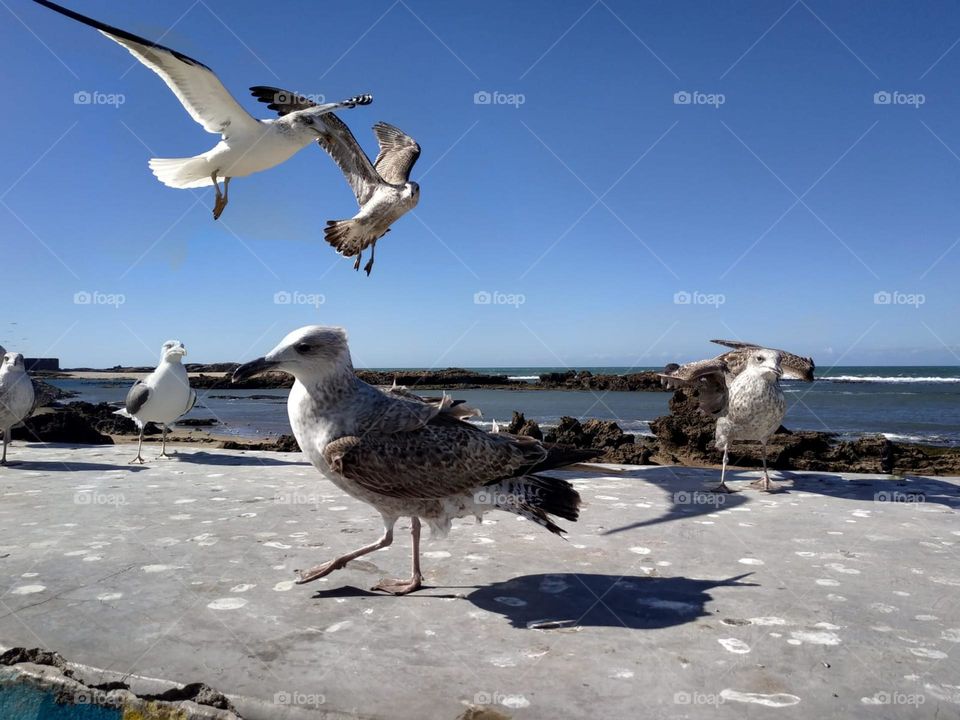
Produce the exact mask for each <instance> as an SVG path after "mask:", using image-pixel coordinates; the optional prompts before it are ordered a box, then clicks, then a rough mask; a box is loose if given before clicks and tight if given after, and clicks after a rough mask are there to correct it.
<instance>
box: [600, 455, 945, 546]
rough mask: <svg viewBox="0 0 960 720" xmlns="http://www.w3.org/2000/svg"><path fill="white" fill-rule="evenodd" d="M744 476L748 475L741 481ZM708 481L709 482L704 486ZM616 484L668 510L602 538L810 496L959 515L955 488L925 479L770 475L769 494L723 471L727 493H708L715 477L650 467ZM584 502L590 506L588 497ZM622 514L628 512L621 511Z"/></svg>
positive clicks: (705, 471) (753, 473)
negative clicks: (655, 495) (662, 502)
mask: <svg viewBox="0 0 960 720" xmlns="http://www.w3.org/2000/svg"><path fill="white" fill-rule="evenodd" d="M744 473H749V474H748V475H747V476H744ZM708 476H709V480H707V478H708ZM616 477H618V478H623V479H630V478H636V479H642V480H645V481H647V482H649V483H651V484H653V485H657V486H659V488H660V490H661V491H662V492H663V493H664V495H665V496H666V498H667V500H668V502H669V504H670V507H669V508H668V510H667V511H666V512H664V513H662V514H660V515H658V516H656V517H653V518H644V519H642V520H637V521H636V522H631V523H627V524H625V525H620V526H618V527H615V528H611V529H609V530H605V531H604V532H602V533H601V534H603V535H615V534H617V533H621V532H626V531H629V530H636V529H638V528H643V527H649V526H651V525H659V524H661V523H666V522H671V521H673V520H684V519H689V518H696V517H700V516H702V515H709V514H710V513H714V512H717V511H718V510H724V509H730V508H735V507H740V506H743V505H746V504H748V503H751V502H760V501H762V500H764V499H771V500H772V499H776V498H782V497H785V496H789V495H791V494H793V493H812V494H817V495H824V496H828V497H835V498H838V499H843V500H858V501H871V502H876V503H877V504H878V509H882V507H883V506H884V505H885V504H886V505H889V504H893V503H900V504H909V503H915V504H917V505H918V506H919V505H923V504H926V505H930V504H939V505H943V506H944V507H948V508H951V509H953V510H958V509H960V485H957V484H956V483H952V482H947V481H945V480H940V479H937V478H929V477H902V478H901V477H890V476H888V477H877V478H853V479H846V478H844V477H843V476H842V475H840V474H838V473H802V474H801V473H793V472H790V471H785V470H776V471H771V473H770V479H771V482H772V483H773V490H772V491H771V492H762V491H760V490H759V489H757V488H755V487H750V483H752V482H753V481H755V480H756V479H757V478H758V477H760V472H758V471H757V470H753V469H744V470H741V469H739V468H738V469H734V470H733V471H730V470H728V471H727V484H728V485H729V486H730V488H731V490H734V491H735V492H732V493H711V492H709V491H708V488H711V487H714V486H715V485H716V484H717V483H719V482H720V472H719V471H715V470H713V469H711V468H683V467H655V468H644V469H643V470H630V471H626V472H622V473H618V474H617V476H616ZM585 499H587V500H589V496H587V497H586V498H585ZM625 512H629V510H628V511H625Z"/></svg>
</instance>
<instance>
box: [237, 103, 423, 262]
mask: <svg viewBox="0 0 960 720" xmlns="http://www.w3.org/2000/svg"><path fill="white" fill-rule="evenodd" d="M250 90H251V92H252V93H253V96H254V97H255V98H257V99H258V100H260V102H264V103H268V107H269V108H270V109H271V110H276V111H277V112H278V113H279V114H280V116H281V117H282V116H284V115H286V114H287V113H290V112H297V111H302V110H305V109H307V108H310V107H313V106H314V105H315V103H314V102H313V101H312V100H310V99H309V98H307V97H305V96H303V95H299V94H297V93H294V92H291V91H289V90H281V89H279V88H274V87H265V86H258V87H253V88H250ZM316 127H317V129H318V131H319V132H320V138H319V140H317V142H318V143H319V145H320V147H322V148H323V149H324V150H326V151H327V153H328V154H329V155H330V157H331V158H333V160H334V162H336V163H337V166H338V167H339V168H340V170H341V171H342V172H343V175H344V177H345V178H346V179H347V182H348V183H349V185H350V188H351V189H352V190H353V194H354V195H355V196H356V198H357V204H358V205H359V206H360V211H359V212H358V213H357V214H356V215H354V216H353V217H352V218H351V219H349V220H328V221H327V227H326V229H325V230H324V237H325V238H326V240H327V242H328V243H330V245H332V246H333V247H334V248H335V249H336V251H337V252H339V253H340V254H341V255H344V256H345V257H353V256H356V258H357V261H356V262H355V263H354V264H353V269H354V270H359V269H360V260H361V257H362V254H363V251H364V250H366V249H367V248H368V247H369V248H370V260H369V261H368V262H367V264H366V265H365V266H364V268H363V269H364V271H365V272H366V273H367V275H369V274H370V271H371V270H372V269H373V258H374V253H375V251H376V244H377V240H379V239H380V238H381V237H383V236H384V235H386V234H387V233H388V232H389V231H390V226H391V225H393V223H395V222H396V221H397V220H399V219H400V218H401V217H402V216H403V215H404V214H406V213H407V212H409V211H410V210H413V208H414V207H416V205H417V203H418V202H419V201H420V186H419V185H417V183H415V182H410V171H411V170H412V169H413V166H414V163H416V162H417V158H418V157H420V146H419V145H418V144H417V142H416V141H415V140H414V139H413V138H412V137H410V136H409V135H407V134H406V133H404V132H403V131H402V130H400V129H399V128H396V127H394V126H393V125H388V124H387V123H385V122H378V123H377V124H376V125H374V126H373V132H374V134H375V135H376V136H377V143H378V144H379V146H380V152H379V153H378V154H377V159H376V160H375V161H374V162H373V163H371V162H370V158H369V157H367V154H366V153H365V152H364V151H363V148H361V147H360V143H358V142H357V139H356V138H355V137H354V136H353V133H352V132H350V128H348V127H347V126H346V124H345V123H344V122H343V121H342V120H340V118H338V117H337V116H336V115H334V114H333V113H326V114H325V115H323V116H322V117H320V118H318V119H317V126H316Z"/></svg>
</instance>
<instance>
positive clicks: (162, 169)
mask: <svg viewBox="0 0 960 720" xmlns="http://www.w3.org/2000/svg"><path fill="white" fill-rule="evenodd" d="M148 164H149V165H150V169H151V170H152V171H153V174H154V175H155V176H156V177H157V180H159V181H160V182H162V183H163V184H164V185H166V186H167V187H172V188H198V187H204V186H206V185H213V181H212V180H211V179H210V171H209V166H208V163H207V160H206V158H204V157H203V156H197V157H189V158H153V159H152V160H150V162H149V163H148Z"/></svg>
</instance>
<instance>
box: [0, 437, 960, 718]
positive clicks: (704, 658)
mask: <svg viewBox="0 0 960 720" xmlns="http://www.w3.org/2000/svg"><path fill="white" fill-rule="evenodd" d="M147 452H149V453H151V455H150V457H152V454H153V453H155V452H156V449H155V448H150V449H148V451H147ZM178 452H179V455H178V456H177V457H176V459H172V460H150V461H149V463H148V465H146V466H144V467H140V466H134V465H128V464H127V462H128V461H129V460H130V458H131V457H132V455H133V454H134V453H135V450H134V449H133V448H132V447H131V446H123V445H120V446H97V447H66V446H51V445H45V446H41V445H23V444H22V443H17V444H16V445H14V446H13V447H12V448H11V450H10V459H11V460H12V461H14V463H16V464H14V465H12V466H10V467H6V468H0V652H2V649H3V648H10V647H26V648H36V647H39V648H44V649H46V650H51V651H56V652H58V653H60V654H61V655H62V656H63V657H64V658H65V659H66V660H67V661H68V663H73V664H74V666H73V667H74V668H75V669H76V675H77V676H78V677H80V678H81V679H83V680H84V681H85V682H87V683H89V684H95V683H102V682H104V681H105V680H113V679H116V678H125V679H126V681H127V682H128V683H129V684H130V685H131V689H132V690H133V691H134V692H138V689H139V688H141V687H142V688H148V687H154V688H155V687H156V686H157V685H158V684H159V685H162V684H163V683H164V682H167V683H174V684H178V685H185V684H188V683H205V684H206V685H209V686H210V687H212V688H214V689H215V690H217V691H219V692H221V693H223V694H224V695H226V696H227V697H228V698H229V699H230V701H231V702H232V704H233V706H234V707H235V708H236V712H237V714H238V715H239V716H241V717H244V718H270V719H271V720H272V719H275V718H291V719H294V718H322V717H331V718H340V717H358V718H390V719H394V718H396V719H398V720H407V719H410V720H423V719H425V718H444V719H449V720H454V718H457V717H460V716H464V714H466V715H465V716H466V717H474V718H503V717H507V718H518V719H523V718H574V717H584V718H586V717H602V718H634V717H637V718H641V717H642V718H721V719H726V718H731V719H732V718H738V719H739V718H761V717H763V718H766V717H778V718H781V717H782V718H852V717H864V718H905V717H917V718H935V717H936V718H958V717H960V661H958V659H960V522H958V514H957V509H958V507H960V480H958V479H957V478H913V477H911V478H906V479H896V478H889V477H881V476H864V475H844V476H840V475H837V474H822V473H820V474H818V473H789V474H778V475H776V476H775V477H781V478H783V479H782V480H781V481H779V482H778V486H779V489H780V491H778V492H774V493H770V494H764V493H761V492H759V491H758V490H756V489H754V488H751V487H749V485H748V482H740V481H737V479H739V480H745V481H753V480H755V479H756V478H757V477H758V473H756V472H745V473H736V474H735V476H734V477H735V481H734V482H733V483H732V484H733V487H735V488H736V489H737V490H738V492H736V493H734V494H732V495H720V496H714V495H710V494H707V493H704V492H702V491H703V490H704V489H705V488H707V487H709V486H710V485H712V484H715V483H716V482H717V480H718V479H719V478H718V475H719V473H718V472H716V471H714V470H699V469H691V468H668V467H634V466H631V467H626V466H617V467H615V466H594V467H590V468H577V469H576V470H571V471H567V472H563V473H558V475H560V476H563V477H566V478H568V479H571V480H572V481H573V482H574V483H575V485H576V487H577V489H578V490H579V491H580V493H581V495H582V496H583V500H584V507H583V508H582V515H581V518H580V521H579V522H577V523H568V522H563V521H561V522H560V524H561V525H562V526H564V527H565V528H566V529H567V530H568V531H569V536H568V540H566V541H565V540H561V539H559V538H557V537H555V536H552V535H551V534H549V533H548V532H546V531H544V530H543V529H542V528H540V527H538V526H536V525H534V524H532V523H529V522H527V521H525V520H520V519H516V518H514V517H513V516H511V515H508V514H505V513H494V514H491V515H488V516H487V517H488V520H487V522H484V523H483V524H480V525H478V524H476V521H475V520H473V519H466V520H462V521H459V522H458V523H456V524H455V526H454V529H453V531H452V532H451V534H450V536H449V537H448V538H447V539H445V540H439V541H430V540H429V539H428V540H427V541H426V542H425V543H424V548H423V550H424V553H423V555H424V557H423V562H424V573H425V582H426V585H427V587H426V588H425V589H424V590H422V591H421V592H418V593H416V594H414V595H411V596H407V597H399V598H398V597H392V596H385V595H382V594H380V593H371V592H370V591H369V590H368V588H370V587H371V586H373V585H374V584H375V583H376V582H377V580H379V579H380V578H381V577H404V576H406V575H407V574H408V573H409V568H410V541H409V535H408V534H407V532H406V531H405V530H406V528H408V527H409V524H408V523H407V522H406V521H402V522H401V523H400V525H399V526H398V531H397V534H396V538H397V539H396V541H395V543H394V545H393V546H392V547H390V548H387V549H385V550H381V551H379V552H376V553H374V554H372V555H370V556H368V557H367V558H365V559H363V560H359V561H356V562H354V563H351V564H350V565H349V566H348V567H347V568H346V569H344V570H341V571H338V572H336V573H334V574H332V575H331V576H329V577H328V578H325V579H324V580H321V581H319V582H316V583H313V584H310V585H304V586H297V585H294V584H293V582H292V581H293V578H294V575H293V571H294V569H296V568H305V567H309V566H311V565H314V564H316V563H318V562H321V561H323V560H327V559H330V558H331V557H333V556H334V555H337V554H339V553H341V552H344V551H347V550H351V549H354V548H356V547H359V546H360V545H363V544H367V543H369V542H371V541H373V540H374V539H376V538H377V537H378V536H379V533H380V531H381V526H380V520H379V516H378V515H377V514H376V513H375V512H374V511H373V510H372V509H371V508H369V507H367V506H365V505H363V504H362V503H360V502H357V501H355V500H353V499H352V498H350V497H348V496H346V495H344V494H343V493H341V492H340V491H339V490H337V489H336V488H335V487H334V486H332V485H331V484H330V483H328V482H326V481H324V480H322V479H321V478H320V475H319V474H318V473H317V472H316V471H315V470H314V469H313V468H312V467H311V466H309V465H308V464H306V463H305V462H304V461H303V459H302V457H301V456H300V455H299V454H281V453H267V452H240V451H211V450H206V449H204V450H201V449H196V448H189V447H187V448H183V447H180V448H178ZM0 687H2V686H0ZM0 692H2V691H0ZM0 697H2V694H0ZM91 717H92V715H91Z"/></svg>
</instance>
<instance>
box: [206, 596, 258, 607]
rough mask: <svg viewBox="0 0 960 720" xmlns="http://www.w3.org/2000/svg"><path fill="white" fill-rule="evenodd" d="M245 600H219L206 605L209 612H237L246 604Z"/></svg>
mask: <svg viewBox="0 0 960 720" xmlns="http://www.w3.org/2000/svg"><path fill="white" fill-rule="evenodd" d="M247 602H248V601H247V600H246V599H245V598H220V599H218V600H214V601H213V602H212V603H208V604H207V607H208V608H210V609H211V610H238V609H240V608H242V607H243V606H244V605H246V604H247Z"/></svg>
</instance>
